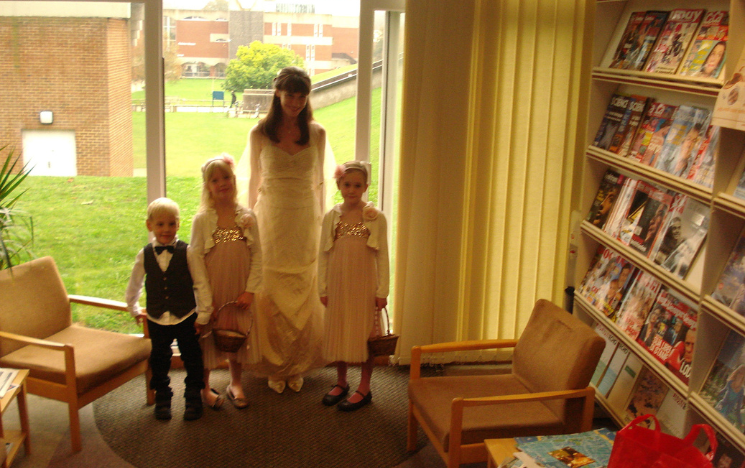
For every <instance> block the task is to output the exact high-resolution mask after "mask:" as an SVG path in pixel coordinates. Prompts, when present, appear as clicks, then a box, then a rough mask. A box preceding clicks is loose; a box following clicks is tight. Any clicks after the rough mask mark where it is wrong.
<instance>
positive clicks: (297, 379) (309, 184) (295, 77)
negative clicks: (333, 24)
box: [239, 67, 334, 393]
mask: <svg viewBox="0 0 745 468" xmlns="http://www.w3.org/2000/svg"><path fill="white" fill-rule="evenodd" d="M310 88H311V83H310V77H309V76H308V75H307V74H306V73H305V71H304V70H302V69H300V68H297V67H287V68H284V69H282V70H281V71H280V72H279V74H278V75H277V77H276V78H275V79H274V97H273V99H272V104H271V106H270V108H269V112H268V113H267V115H266V117H264V118H263V119H261V120H260V121H259V123H258V124H257V125H256V126H255V127H254V128H253V129H251V131H250V132H249V141H248V145H247V147H246V150H245V151H244V154H243V157H242V160H241V163H244V161H248V164H245V163H244V164H241V165H240V166H245V169H244V171H245V172H244V174H246V175H247V176H248V177H247V178H248V206H249V207H251V208H253V210H254V212H255V213H256V217H257V219H258V225H259V232H260V233H261V237H262V257H263V272H264V283H263V287H262V288H261V292H259V293H258V294H257V296H256V299H255V310H256V312H255V313H256V316H255V326H254V328H253V333H251V338H250V339H251V346H250V359H249V368H250V370H251V371H253V373H254V374H257V375H259V376H263V377H268V381H269V387H271V388H272V389H273V390H274V391H276V392H278V393H282V392H283V391H284V389H285V386H289V387H290V388H291V389H292V390H294V391H296V392H298V391H300V388H301V387H302V386H303V374H305V373H306V372H308V371H309V370H311V369H314V368H317V367H321V366H323V365H324V364H325V362H324V361H323V359H322V357H321V340H322V332H323V305H322V304H321V302H320V298H319V296H318V288H317V284H316V282H317V263H316V257H317V255H318V243H319V230H320V220H321V216H322V215H323V213H324V212H325V209H324V205H325V191H324V185H325V184H324V181H325V177H324V162H325V161H324V157H325V156H326V131H325V129H324V128H323V127H322V126H321V124H319V123H318V122H316V121H314V120H313V111H312V109H311V106H310V102H309V100H308V95H309V94H310ZM247 153H248V154H247ZM329 157H330V158H331V161H326V162H325V163H326V164H327V165H328V164H329V163H330V164H331V165H332V166H333V164H334V162H333V155H330V156H329ZM240 166H239V170H240Z"/></svg>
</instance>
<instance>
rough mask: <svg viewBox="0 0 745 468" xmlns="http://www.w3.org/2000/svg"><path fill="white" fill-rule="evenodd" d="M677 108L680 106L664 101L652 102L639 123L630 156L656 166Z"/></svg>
mask: <svg viewBox="0 0 745 468" xmlns="http://www.w3.org/2000/svg"><path fill="white" fill-rule="evenodd" d="M677 109H678V106H672V105H670V104H665V103H664V102H653V103H651V104H650V105H649V106H648V107H647V112H646V114H645V115H644V118H643V119H642V122H641V124H640V125H639V131H637V132H636V136H635V137H634V142H633V143H632V144H631V149H630V151H629V155H628V157H629V158H631V159H633V160H635V161H638V162H640V163H642V164H646V165H647V166H654V164H655V162H656V161H657V156H658V155H659V154H660V151H661V150H662V145H663V144H664V143H665V137H666V136H667V134H668V132H669V131H670V125H671V124H672V119H673V115H674V114H675V111H676V110H677Z"/></svg>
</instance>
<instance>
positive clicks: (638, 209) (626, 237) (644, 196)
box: [616, 181, 662, 245]
mask: <svg viewBox="0 0 745 468" xmlns="http://www.w3.org/2000/svg"><path fill="white" fill-rule="evenodd" d="M659 191H660V190H659V189H658V188H656V187H655V186H653V185H652V184H649V183H647V182H644V181H639V183H638V184H637V185H636V190H635V191H634V194H633V195H632V196H631V202H630V203H629V207H628V210H627V212H626V216H625V218H624V219H623V220H622V221H621V229H620V231H619V232H618V235H617V236H616V238H617V239H618V240H620V241H621V242H622V243H623V244H625V245H629V243H630V242H631V238H632V236H633V235H634V232H635V230H636V227H637V225H638V224H639V221H640V220H641V217H642V213H643V212H644V209H645V208H646V206H647V203H648V201H649V199H650V194H654V193H656V192H659ZM653 204H654V203H653ZM660 227H662V226H660Z"/></svg>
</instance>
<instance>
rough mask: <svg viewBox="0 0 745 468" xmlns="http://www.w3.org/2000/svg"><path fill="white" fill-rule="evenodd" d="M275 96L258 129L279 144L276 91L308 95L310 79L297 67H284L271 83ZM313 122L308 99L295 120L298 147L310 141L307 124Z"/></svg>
mask: <svg viewBox="0 0 745 468" xmlns="http://www.w3.org/2000/svg"><path fill="white" fill-rule="evenodd" d="M273 84H274V90H275V94H274V96H273V97H272V104H271V106H269V112H267V114H266V117H264V118H263V119H261V120H260V121H259V124H258V129H259V131H261V133H263V134H264V135H266V136H267V137H269V139H270V140H272V141H273V142H275V143H279V137H278V136H277V128H279V124H280V123H281V122H282V105H281V103H280V100H279V96H277V94H276V91H285V92H287V93H300V94H304V95H306V96H307V95H309V94H310V77H309V76H308V74H307V73H305V70H303V69H302V68H298V67H285V68H283V69H282V70H280V71H279V73H278V74H277V76H276V77H275V78H274V81H273ZM312 120H313V109H312V108H311V107H310V98H308V101H307V102H306V104H305V108H304V109H303V110H302V111H300V115H298V118H297V124H298V127H299V128H300V139H299V140H298V141H296V142H295V143H297V144H298V145H307V144H308V141H310V126H309V123H310V122H311V121H312Z"/></svg>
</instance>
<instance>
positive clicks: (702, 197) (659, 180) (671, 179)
mask: <svg viewBox="0 0 745 468" xmlns="http://www.w3.org/2000/svg"><path fill="white" fill-rule="evenodd" d="M586 155H587V157H588V158H591V159H594V160H595V161H598V162H601V163H603V164H607V165H609V166H613V167H615V168H618V169H621V170H623V171H625V172H628V173H631V174H633V175H636V176H638V177H639V178H643V179H645V180H647V181H649V182H652V183H654V184H658V185H662V186H664V187H665V188H667V189H670V190H673V191H675V192H678V193H682V194H683V195H688V196H689V197H691V198H695V199H696V200H698V201H700V202H702V203H705V204H707V205H708V204H709V203H710V202H711V189H710V188H707V187H704V186H702V185H698V184H694V183H693V182H691V181H690V180H687V179H682V178H680V177H675V176H673V175H671V174H668V173H667V172H665V171H661V170H659V169H657V168H654V167H651V166H647V165H646V164H640V163H639V162H637V161H634V160H631V159H628V158H624V157H621V156H619V155H617V154H615V153H611V152H610V151H605V150H603V149H600V148H597V147H595V146H590V147H588V148H587V153H586Z"/></svg>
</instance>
